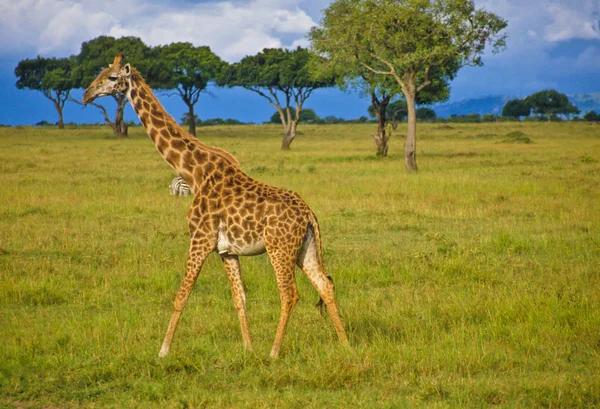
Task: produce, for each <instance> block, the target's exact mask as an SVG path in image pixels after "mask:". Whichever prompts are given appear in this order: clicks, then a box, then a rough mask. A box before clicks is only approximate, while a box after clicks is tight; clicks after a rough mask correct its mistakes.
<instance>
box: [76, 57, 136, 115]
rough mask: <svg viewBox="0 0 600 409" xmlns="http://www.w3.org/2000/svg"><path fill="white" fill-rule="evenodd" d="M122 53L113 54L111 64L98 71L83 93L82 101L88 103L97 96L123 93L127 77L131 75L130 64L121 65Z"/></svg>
mask: <svg viewBox="0 0 600 409" xmlns="http://www.w3.org/2000/svg"><path fill="white" fill-rule="evenodd" d="M122 59H123V54H121V53H119V54H117V55H116V56H115V59H114V61H113V63H112V64H110V65H109V66H108V68H105V69H103V70H102V72H100V74H99V75H98V77H97V78H96V79H95V80H94V81H93V82H92V83H91V84H90V86H89V87H87V89H86V90H85V92H84V94H83V102H84V103H86V104H87V103H90V102H92V101H93V100H95V99H96V98H98V97H103V96H105V95H114V94H119V93H124V92H126V91H127V88H128V87H129V81H128V78H129V76H130V75H131V66H130V65H129V64H125V65H124V66H121V60H122Z"/></svg>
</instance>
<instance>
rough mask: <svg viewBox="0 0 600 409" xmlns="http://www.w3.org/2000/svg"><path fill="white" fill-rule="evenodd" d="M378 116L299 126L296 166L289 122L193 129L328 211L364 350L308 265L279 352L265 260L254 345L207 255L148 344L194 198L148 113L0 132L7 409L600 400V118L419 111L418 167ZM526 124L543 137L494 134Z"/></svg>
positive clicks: (246, 261) (340, 293)
mask: <svg viewBox="0 0 600 409" xmlns="http://www.w3.org/2000/svg"><path fill="white" fill-rule="evenodd" d="M372 127H373V126H372V125H371V124H366V125H334V126H317V125H306V126H305V132H304V133H305V136H304V137H303V138H301V139H299V140H298V141H297V149H296V150H294V151H292V152H288V153H286V154H285V155H284V156H285V161H284V160H283V158H282V155H273V138H277V137H278V134H279V133H280V130H279V127H278V126H273V125H261V126H237V127H235V128H234V129H232V127H225V126H215V127H207V128H205V129H204V130H203V132H202V135H203V141H204V142H206V143H207V144H209V145H212V146H219V147H221V148H224V149H226V150H228V151H230V152H232V153H234V154H235V155H236V157H237V158H239V159H240V162H241V163H242V168H243V169H244V170H245V171H246V172H247V173H248V174H250V175H251V176H253V177H256V178H258V179H260V180H262V181H265V182H268V183H270V184H272V185H277V186H284V187H286V188H288V189H292V190H295V191H297V192H298V193H300V195H301V196H302V197H303V198H304V200H305V201H306V202H307V203H308V204H309V205H310V206H311V208H312V209H313V210H314V211H315V213H316V214H317V216H318V218H319V222H320V225H321V232H322V235H323V243H324V249H325V255H324V260H325V265H326V268H327V272H328V274H330V275H331V276H332V277H333V280H334V282H335V289H336V296H337V300H338V302H339V306H340V310H341V313H342V316H343V320H344V323H345V326H346V328H347V330H348V333H349V337H350V340H351V344H352V348H353V351H352V352H350V353H349V352H348V351H347V350H345V349H344V348H341V347H340V346H339V345H338V344H337V340H336V337H335V332H334V330H333V328H332V327H331V324H330V322H329V320H328V319H324V318H322V317H321V316H320V314H319V312H318V310H317V309H316V308H315V306H314V304H315V302H316V301H317V299H318V296H317V293H316V292H315V290H314V288H313V287H312V286H311V284H310V283H309V281H308V279H307V278H306V277H305V276H304V274H303V273H301V272H300V271H299V270H298V271H297V272H296V278H297V282H298V291H299V293H300V296H301V298H300V301H299V302H298V304H297V306H296V307H295V309H294V312H293V315H292V319H291V320H290V323H289V325H288V331H287V333H286V338H285V341H284V344H283V349H282V351H281V357H280V359H278V360H276V361H273V360H270V359H269V358H268V354H269V350H270V347H271V344H272V341H273V335H274V332H275V328H276V322H277V318H278V317H279V308H280V300H279V296H278V293H277V285H276V282H275V279H274V276H273V270H272V268H271V266H270V263H269V260H268V257H267V256H266V255H262V256H257V257H245V258H243V259H241V265H242V269H243V277H244V284H245V286H246V289H247V292H246V294H247V296H248V300H247V304H248V313H249V323H250V331H251V333H252V336H253V340H254V347H255V350H254V352H250V353H248V352H245V351H244V350H243V347H242V341H241V336H240V330H239V323H238V319H237V314H236V311H235V308H234V306H233V303H232V300H231V291H230V288H229V281H228V279H227V276H226V274H225V272H224V270H223V264H222V262H221V260H220V258H219V257H218V255H216V254H212V255H211V256H210V257H209V258H208V259H207V262H206V263H205V265H204V266H203V268H202V272H201V274H200V275H199V277H198V282H197V284H196V286H195V288H194V291H193V292H192V295H191V297H190V300H189V302H188V304H187V306H186V309H185V310H184V312H183V317H182V320H181V322H180V326H179V329H178V332H177V334H176V335H175V341H174V343H173V350H172V352H171V355H170V356H169V357H167V358H166V359H163V360H160V359H158V358H157V354H158V350H159V348H160V343H161V341H162V336H163V335H164V331H165V330H166V327H167V324H168V320H169V317H170V313H171V309H172V301H173V299H174V297H175V294H176V292H177V288H178V286H179V284H180V282H181V279H182V277H183V273H184V270H185V264H186V252H187V250H188V245H189V243H188V241H189V238H188V229H187V224H186V216H185V215H186V213H187V211H188V208H189V206H190V204H191V201H192V199H191V198H189V199H188V200H173V198H172V197H171V196H169V194H168V184H169V182H170V180H171V179H172V178H173V172H172V170H171V169H170V168H169V166H168V165H167V164H166V163H165V162H164V160H163V159H162V158H161V157H160V155H159V154H158V153H157V152H156V148H155V147H154V146H153V145H152V143H150V141H149V140H148V137H147V136H146V135H145V133H144V130H143V129H142V128H140V127H136V128H133V129H131V131H130V133H131V135H130V138H129V139H128V140H123V139H118V140H115V139H108V138H109V136H110V131H108V132H107V128H106V127H81V128H73V129H66V130H64V131H62V132H61V131H58V130H56V128H54V127H47V128H34V127H25V128H21V129H17V128H14V127H7V128H1V129H0V174H1V175H2V189H0V214H1V217H0V323H1V331H2V342H1V343H0V402H2V403H1V404H0V406H4V407H8V408H12V407H17V408H21V407H23V408H149V409H153V408H157V409H158V408H180V407H190V408H203V407H206V408H237V407H241V408H244V407H252V408H273V407H277V408H295V407H306V408H316V407H321V408H397V407H398V408H403V407H431V408H489V407H494V408H496V407H497V408H516V407H525V408H544V407H546V408H548V407H555V408H557V407H560V408H586V407H599V406H600V386H599V385H600V373H599V372H598V370H597V368H598V367H600V356H599V354H598V343H599V341H600V335H599V333H598V328H600V276H599V274H598V265H600V191H599V190H598V186H599V184H600V154H598V149H597V144H598V140H599V139H600V127H597V126H589V125H588V124H587V123H585V122H584V123H568V122H563V123H550V124H547V123H519V124H515V123H511V122H506V123H493V124H488V123H486V124H452V126H451V128H447V127H444V128H442V127H441V126H440V124H422V125H421V132H422V135H423V136H424V138H423V139H424V140H423V143H422V144H421V148H420V150H419V155H420V157H421V160H422V161H423V163H424V165H425V166H426V167H427V172H422V173H421V174H419V175H418V177H415V176H414V175H407V174H404V173H403V172H398V169H399V168H401V166H402V163H403V155H402V146H401V145H400V144H397V145H395V146H391V147H390V153H389V156H388V158H387V159H386V160H385V161H381V160H376V159H375V158H374V157H373V156H372V146H371V143H370V141H368V140H366V138H365V137H364V134H365V133H368V132H369V131H370V130H371V129H372ZM516 131H520V132H522V133H524V134H526V135H527V136H528V137H530V138H531V139H533V140H535V142H536V143H535V144H501V143H496V142H498V141H501V140H502V139H505V138H506V135H507V134H509V133H512V132H516ZM493 134H495V135H496V136H491V137H489V138H481V137H479V136H480V135H493ZM425 138H426V139H425Z"/></svg>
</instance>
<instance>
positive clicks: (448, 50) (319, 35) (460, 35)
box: [310, 0, 506, 171]
mask: <svg viewBox="0 0 600 409" xmlns="http://www.w3.org/2000/svg"><path fill="white" fill-rule="evenodd" d="M505 27H506V22H505V21H504V20H503V19H501V18H500V17H498V16H496V15H495V14H492V13H489V12H487V11H485V10H478V9H475V6H474V4H473V1H472V0H336V1H334V2H333V3H331V4H330V6H329V7H328V8H327V9H326V10H325V11H324V15H323V20H322V22H321V27H314V28H313V29H312V30H311V32H310V40H311V42H312V45H313V49H314V50H315V51H316V52H317V53H319V54H320V55H322V56H324V57H326V58H327V59H329V60H331V61H333V63H334V64H342V65H348V64H351V65H356V64H359V65H360V66H362V67H363V68H364V69H366V70H368V71H370V72H371V73H373V74H377V75H379V76H383V77H388V76H389V77H391V78H393V79H394V80H395V81H396V83H397V84H398V86H399V87H400V88H401V90H402V92H403V94H404V96H405V98H406V102H407V108H408V132H407V139H406V144H405V148H404V154H405V166H406V169H407V170H408V171H416V170H417V162H416V112H415V111H416V109H415V103H416V99H417V95H419V93H421V92H423V91H424V90H425V89H426V88H427V87H429V86H430V85H434V84H436V83H437V86H440V85H442V86H443V85H444V84H447V83H448V82H449V81H450V80H451V79H452V78H453V77H454V75H455V74H456V72H457V71H458V69H460V68H461V67H463V66H467V65H470V66H478V65H482V63H483V62H482V54H483V51H484V49H485V47H486V46H488V45H489V46H491V47H492V51H493V52H497V51H499V50H500V49H502V48H503V47H504V46H505V37H506V36H505V35H503V34H501V33H500V32H501V31H502V30H503V29H504V28H505Z"/></svg>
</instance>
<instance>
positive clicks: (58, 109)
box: [54, 103, 65, 129]
mask: <svg viewBox="0 0 600 409" xmlns="http://www.w3.org/2000/svg"><path fill="white" fill-rule="evenodd" d="M54 107H55V108H56V112H58V129H64V128H65V122H64V120H63V110H62V107H61V106H60V104H57V103H54Z"/></svg>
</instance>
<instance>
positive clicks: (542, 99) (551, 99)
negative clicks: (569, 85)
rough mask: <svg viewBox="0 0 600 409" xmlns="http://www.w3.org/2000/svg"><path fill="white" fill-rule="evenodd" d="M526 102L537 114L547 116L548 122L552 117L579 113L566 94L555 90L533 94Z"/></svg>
mask: <svg viewBox="0 0 600 409" xmlns="http://www.w3.org/2000/svg"><path fill="white" fill-rule="evenodd" d="M525 102H526V103H527V104H528V105H529V106H530V107H531V109H532V110H533V112H534V113H535V114H538V115H545V116H546V117H547V118H548V121H550V119H551V118H552V115H558V114H564V115H567V116H568V115H570V114H577V113H579V109H577V107H576V106H575V105H573V104H572V103H570V102H569V98H568V97H567V96H566V95H565V94H561V93H560V92H558V91H556V90H553V89H549V90H544V91H540V92H536V93H535V94H531V95H530V96H528V97H527V98H525Z"/></svg>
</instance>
